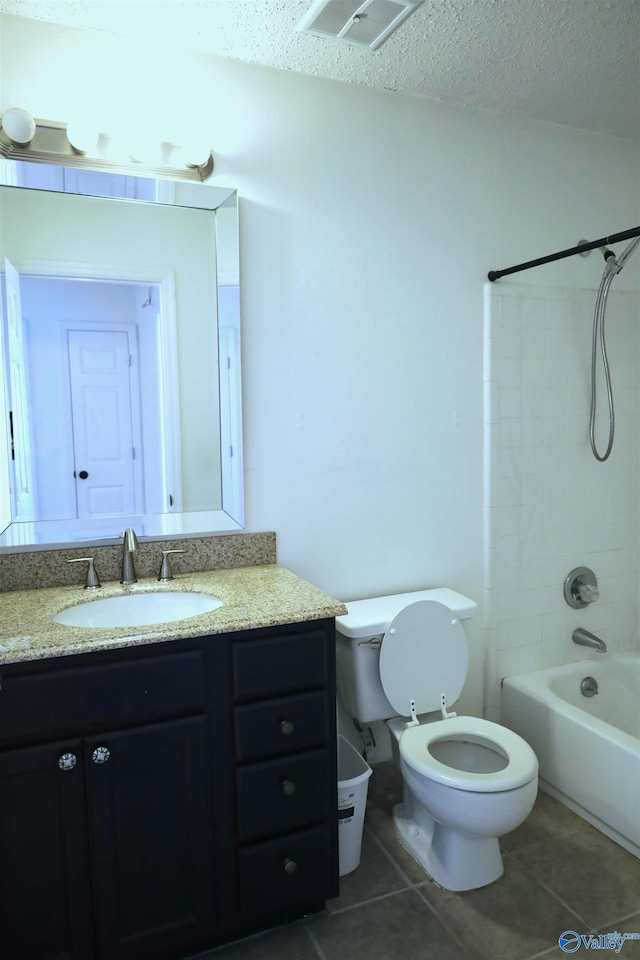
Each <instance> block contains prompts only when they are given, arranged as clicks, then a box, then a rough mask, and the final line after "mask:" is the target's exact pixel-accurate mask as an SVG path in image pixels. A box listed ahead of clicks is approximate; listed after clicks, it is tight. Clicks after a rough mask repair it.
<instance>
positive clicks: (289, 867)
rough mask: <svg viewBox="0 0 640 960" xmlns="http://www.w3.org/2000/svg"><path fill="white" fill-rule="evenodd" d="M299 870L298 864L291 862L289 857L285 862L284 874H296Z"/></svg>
mask: <svg viewBox="0 0 640 960" xmlns="http://www.w3.org/2000/svg"><path fill="white" fill-rule="evenodd" d="M297 869H298V864H297V863H296V862H295V860H290V859H289V857H287V859H286V860H285V862H284V872H285V873H295V872H296V870H297Z"/></svg>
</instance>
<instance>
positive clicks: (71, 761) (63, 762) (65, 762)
mask: <svg viewBox="0 0 640 960" xmlns="http://www.w3.org/2000/svg"><path fill="white" fill-rule="evenodd" d="M77 762H78V758H77V757H76V755H75V753H63V754H62V756H61V757H60V759H59V760H58V766H59V767H60V769H61V770H62V771H64V773H67V772H68V771H69V770H73V768H74V767H75V765H76V763H77Z"/></svg>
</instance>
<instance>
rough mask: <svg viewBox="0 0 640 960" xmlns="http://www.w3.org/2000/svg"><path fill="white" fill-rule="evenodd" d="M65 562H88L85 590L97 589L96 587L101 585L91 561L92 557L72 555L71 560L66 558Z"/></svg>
mask: <svg viewBox="0 0 640 960" xmlns="http://www.w3.org/2000/svg"><path fill="white" fill-rule="evenodd" d="M67 563H88V564H89V566H88V567H87V579H86V580H85V584H84V588H85V590H97V589H98V587H101V586H102V584H101V583H100V580H99V578H98V574H97V573H96V568H95V564H94V562H93V557H74V558H72V559H71V560H67Z"/></svg>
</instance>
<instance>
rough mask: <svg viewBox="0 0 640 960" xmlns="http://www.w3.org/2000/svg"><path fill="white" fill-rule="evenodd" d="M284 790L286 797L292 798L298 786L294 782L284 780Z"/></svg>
mask: <svg viewBox="0 0 640 960" xmlns="http://www.w3.org/2000/svg"><path fill="white" fill-rule="evenodd" d="M282 790H283V793H284V794H285V796H287V797H290V796H291V795H292V794H294V793H295V792H296V785H295V783H294V782H293V780H283V781H282Z"/></svg>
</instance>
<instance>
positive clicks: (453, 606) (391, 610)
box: [336, 587, 477, 723]
mask: <svg viewBox="0 0 640 960" xmlns="http://www.w3.org/2000/svg"><path fill="white" fill-rule="evenodd" d="M417 600H436V601H437V602H439V603H443V604H445V605H446V606H447V607H449V609H450V610H451V612H452V613H454V614H455V615H456V617H457V618H458V619H459V620H469V619H470V618H471V617H473V616H474V615H475V611H476V607H477V605H476V604H475V603H474V601H473V600H469V598H468V597H464V596H463V595H462V594H461V593H457V592H456V591H455V590H450V589H449V588H448V587H439V588H436V589H433V590H417V591H414V592H413V593H397V594H393V595H392V596H388V597H374V598H372V599H371V600H353V601H351V602H349V603H347V604H346V607H347V610H348V613H346V614H344V615H343V616H341V617H336V664H337V685H338V701H339V703H340V704H341V705H342V706H343V707H344V709H345V710H346V711H347V713H348V714H349V715H350V716H351V717H355V718H356V719H357V720H359V721H360V722H361V723H373V722H374V721H375V720H388V719H389V717H395V716H396V715H397V711H396V710H394V709H393V707H392V706H391V704H390V703H389V701H388V700H387V697H386V696H385V692H384V690H383V689H382V683H381V682H380V664H379V661H380V644H381V641H382V638H383V636H384V634H385V632H386V630H387V628H388V626H389V624H390V623H391V621H392V620H393V618H394V617H395V616H397V614H398V613H400V611H401V610H403V609H404V608H405V607H407V606H409V604H411V603H415V602H416V601H417Z"/></svg>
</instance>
